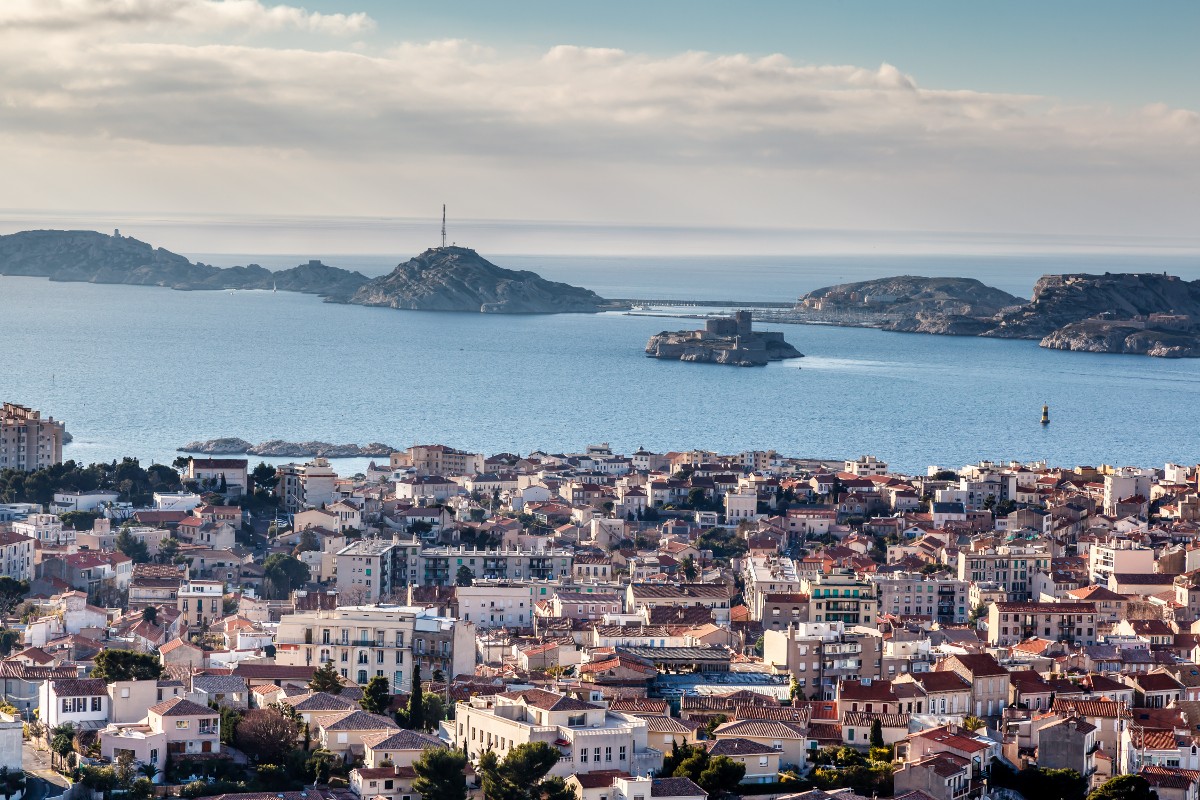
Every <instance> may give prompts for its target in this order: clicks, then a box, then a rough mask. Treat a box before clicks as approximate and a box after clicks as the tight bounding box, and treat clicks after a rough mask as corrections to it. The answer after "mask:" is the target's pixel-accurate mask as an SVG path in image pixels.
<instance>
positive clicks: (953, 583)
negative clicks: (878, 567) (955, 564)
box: [867, 572, 971, 625]
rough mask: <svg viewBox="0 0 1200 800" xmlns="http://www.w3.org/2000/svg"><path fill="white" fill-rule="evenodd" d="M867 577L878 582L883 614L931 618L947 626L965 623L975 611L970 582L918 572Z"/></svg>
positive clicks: (874, 582) (875, 582)
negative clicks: (969, 591) (970, 600)
mask: <svg viewBox="0 0 1200 800" xmlns="http://www.w3.org/2000/svg"><path fill="white" fill-rule="evenodd" d="M867 580H869V581H870V582H871V583H873V584H875V587H876V592H877V593H878V595H879V613H880V614H891V615H892V616H896V617H929V618H930V619H931V620H932V621H934V622H939V623H941V624H943V625H961V624H963V623H965V622H966V621H967V617H968V616H969V615H970V613H971V607H970V605H968V603H967V594H968V590H969V589H970V583H969V582H967V581H963V580H958V579H956V578H938V577H931V576H928V575H921V574H920V573H916V572H893V573H887V574H872V575H868V576H867Z"/></svg>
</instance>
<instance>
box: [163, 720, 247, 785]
mask: <svg viewBox="0 0 1200 800" xmlns="http://www.w3.org/2000/svg"><path fill="white" fill-rule="evenodd" d="M220 714H221V744H228V745H232V744H233V743H234V742H236V741H237V729H238V725H240V724H241V722H242V712H240V711H238V710H237V709H234V708H230V707H229V706H221V707H220ZM150 777H151V778H153V777H154V776H153V775H151V776H150Z"/></svg>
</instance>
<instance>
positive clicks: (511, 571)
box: [418, 545, 574, 586]
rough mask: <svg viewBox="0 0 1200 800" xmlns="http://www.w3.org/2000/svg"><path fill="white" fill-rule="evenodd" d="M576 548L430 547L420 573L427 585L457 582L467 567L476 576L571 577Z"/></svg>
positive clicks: (501, 578) (422, 555) (422, 556)
mask: <svg viewBox="0 0 1200 800" xmlns="http://www.w3.org/2000/svg"><path fill="white" fill-rule="evenodd" d="M573 560H574V551H573V550H570V549H569V548H563V547H551V548H526V547H517V546H511V547H501V548H488V549H477V548H474V547H464V546H462V545H458V546H454V547H452V546H449V545H445V546H439V547H427V548H425V549H424V550H422V551H421V552H420V553H419V554H418V575H419V577H420V581H419V582H420V583H421V584H423V585H425V586H450V585H453V584H454V583H455V582H456V581H457V577H458V571H459V569H462V568H464V567H465V568H466V569H467V570H468V571H470V572H471V574H472V579H473V580H474V579H483V580H496V581H519V580H535V581H549V580H569V579H570V577H571V568H572V563H573Z"/></svg>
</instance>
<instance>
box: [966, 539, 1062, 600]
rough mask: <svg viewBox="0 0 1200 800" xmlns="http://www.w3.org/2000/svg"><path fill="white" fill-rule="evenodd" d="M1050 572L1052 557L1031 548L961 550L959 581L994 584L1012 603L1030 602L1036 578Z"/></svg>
mask: <svg viewBox="0 0 1200 800" xmlns="http://www.w3.org/2000/svg"><path fill="white" fill-rule="evenodd" d="M1049 571H1050V554H1049V553H1048V552H1046V551H1045V550H1044V549H1038V548H1032V547H998V548H995V549H987V550H981V551H978V552H970V551H967V550H960V551H958V579H959V580H960V581H970V582H971V583H974V584H986V583H995V584H997V585H998V586H1000V587H1001V588H1002V589H1003V590H1004V592H1005V594H1006V595H1007V596H1008V597H1007V599H1008V600H1009V602H1014V603H1015V602H1019V601H1022V600H1028V599H1030V596H1031V593H1032V591H1033V576H1034V574H1035V573H1037V572H1049Z"/></svg>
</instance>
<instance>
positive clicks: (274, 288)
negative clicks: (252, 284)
mask: <svg viewBox="0 0 1200 800" xmlns="http://www.w3.org/2000/svg"><path fill="white" fill-rule="evenodd" d="M271 291H272V292H278V291H279V282H278V281H271Z"/></svg>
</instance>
